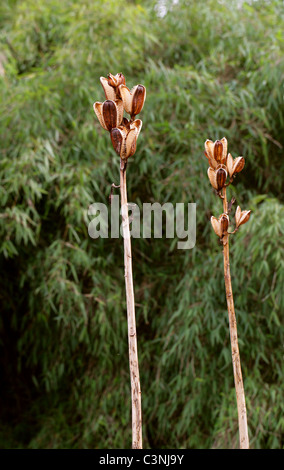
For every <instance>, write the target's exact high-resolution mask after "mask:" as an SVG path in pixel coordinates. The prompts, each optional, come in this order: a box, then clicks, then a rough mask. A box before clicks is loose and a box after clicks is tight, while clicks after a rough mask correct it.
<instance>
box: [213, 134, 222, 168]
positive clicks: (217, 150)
mask: <svg viewBox="0 0 284 470" xmlns="http://www.w3.org/2000/svg"><path fill="white" fill-rule="evenodd" d="M222 156H223V144H222V142H221V141H220V140H216V142H215V144H214V159H215V160H216V162H218V163H221V162H222Z"/></svg>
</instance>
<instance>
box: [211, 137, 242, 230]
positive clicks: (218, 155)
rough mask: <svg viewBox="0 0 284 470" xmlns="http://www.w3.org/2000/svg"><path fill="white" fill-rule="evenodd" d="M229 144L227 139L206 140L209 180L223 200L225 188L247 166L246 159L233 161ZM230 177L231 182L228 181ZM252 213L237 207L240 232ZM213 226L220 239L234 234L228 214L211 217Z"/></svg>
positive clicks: (237, 223) (240, 158)
mask: <svg viewBox="0 0 284 470" xmlns="http://www.w3.org/2000/svg"><path fill="white" fill-rule="evenodd" d="M227 150H228V142H227V139H226V138H225V137H223V139H221V140H216V141H215V142H213V141H212V140H206V142H205V156H206V158H207V159H208V162H209V168H208V171H207V173H208V178H209V181H210V183H211V185H212V186H213V188H214V189H215V190H216V192H217V194H218V195H219V196H220V197H221V198H223V197H224V196H222V194H221V192H222V190H223V189H224V188H226V187H227V186H229V184H231V183H232V182H233V179H234V178H235V176H236V175H237V173H239V172H240V171H242V169H243V168H244V166H245V159H244V157H237V158H235V159H233V157H232V155H231V154H230V153H227ZM228 177H229V181H228V182H227V179H228ZM250 213H251V211H241V209H240V207H239V206H238V207H237V210H236V215H235V220H236V228H235V231H236V230H238V228H239V227H240V225H242V224H245V223H246V222H247V221H248V220H249V218H250ZM211 224H212V227H213V230H214V232H215V233H216V235H218V237H219V238H221V239H223V237H224V236H225V235H228V234H230V233H234V232H228V227H229V215H228V213H223V214H221V215H220V217H219V218H218V219H216V217H213V216H212V217H211Z"/></svg>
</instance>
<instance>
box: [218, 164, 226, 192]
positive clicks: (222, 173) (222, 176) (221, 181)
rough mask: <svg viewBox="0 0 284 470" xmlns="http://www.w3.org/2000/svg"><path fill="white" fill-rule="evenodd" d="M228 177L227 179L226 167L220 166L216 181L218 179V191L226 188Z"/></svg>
mask: <svg viewBox="0 0 284 470" xmlns="http://www.w3.org/2000/svg"><path fill="white" fill-rule="evenodd" d="M226 179H227V171H226V170H225V169H224V168H219V169H218V170H216V181H217V189H218V191H220V189H222V188H224V186H225V184H226Z"/></svg>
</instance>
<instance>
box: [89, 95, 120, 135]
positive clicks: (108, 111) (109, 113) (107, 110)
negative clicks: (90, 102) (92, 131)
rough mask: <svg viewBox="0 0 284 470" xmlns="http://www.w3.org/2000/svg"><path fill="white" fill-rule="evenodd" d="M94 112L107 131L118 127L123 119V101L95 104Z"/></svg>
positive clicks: (107, 101)
mask: <svg viewBox="0 0 284 470" xmlns="http://www.w3.org/2000/svg"><path fill="white" fill-rule="evenodd" d="M93 107H94V111H95V113H96V115H97V118H98V120H99V122H100V124H101V126H102V127H103V128H104V129H105V130H106V131H111V129H113V128H115V127H118V126H119V125H120V124H121V121H122V118H123V104H122V101H121V100H114V101H112V100H106V101H104V102H103V103H99V102H96V103H94V106H93Z"/></svg>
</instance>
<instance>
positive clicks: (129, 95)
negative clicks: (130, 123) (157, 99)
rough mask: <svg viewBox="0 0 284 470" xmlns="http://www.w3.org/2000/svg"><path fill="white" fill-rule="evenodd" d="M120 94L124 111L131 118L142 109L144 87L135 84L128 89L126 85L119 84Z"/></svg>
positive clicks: (144, 97) (144, 94)
mask: <svg viewBox="0 0 284 470" xmlns="http://www.w3.org/2000/svg"><path fill="white" fill-rule="evenodd" d="M119 91H120V95H121V98H122V101H123V106H124V109H125V111H126V112H127V113H128V114H130V116H131V117H132V118H133V117H134V116H136V115H137V114H139V113H140V112H141V111H142V108H143V106H144V102H145V99H146V88H145V87H144V86H143V85H136V86H135V87H134V88H132V90H131V91H130V90H129V88H127V86H126V85H120V86H119Z"/></svg>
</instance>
